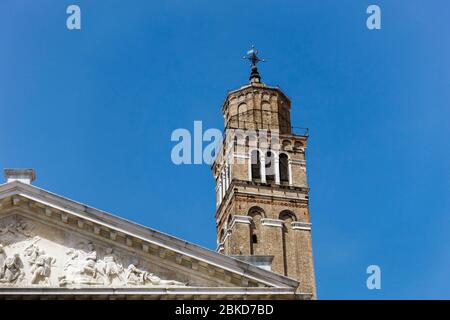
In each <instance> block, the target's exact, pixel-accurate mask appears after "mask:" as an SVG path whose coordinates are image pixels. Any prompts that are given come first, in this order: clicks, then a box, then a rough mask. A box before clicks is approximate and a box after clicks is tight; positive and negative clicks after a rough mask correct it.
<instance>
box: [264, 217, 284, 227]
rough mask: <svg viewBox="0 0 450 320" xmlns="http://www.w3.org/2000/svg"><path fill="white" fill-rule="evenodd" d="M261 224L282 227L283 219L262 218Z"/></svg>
mask: <svg viewBox="0 0 450 320" xmlns="http://www.w3.org/2000/svg"><path fill="white" fill-rule="evenodd" d="M261 225H263V226H268V227H278V228H282V227H283V220H279V219H269V218H262V219H261Z"/></svg>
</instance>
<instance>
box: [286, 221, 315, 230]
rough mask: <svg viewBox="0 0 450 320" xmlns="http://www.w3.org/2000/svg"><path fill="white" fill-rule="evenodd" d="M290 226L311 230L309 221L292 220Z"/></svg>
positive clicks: (294, 228)
mask: <svg viewBox="0 0 450 320" xmlns="http://www.w3.org/2000/svg"><path fill="white" fill-rule="evenodd" d="M291 226H292V229H293V230H305V231H311V223H308V222H300V221H293V222H291Z"/></svg>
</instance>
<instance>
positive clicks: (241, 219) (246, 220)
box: [229, 214, 252, 230]
mask: <svg viewBox="0 0 450 320" xmlns="http://www.w3.org/2000/svg"><path fill="white" fill-rule="evenodd" d="M236 223H243V224H251V223H252V217H249V216H241V215H237V214H235V215H233V219H232V220H231V223H230V227H229V229H230V230H231V229H233V228H234V225H235V224H236Z"/></svg>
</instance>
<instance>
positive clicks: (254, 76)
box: [243, 45, 266, 83]
mask: <svg viewBox="0 0 450 320" xmlns="http://www.w3.org/2000/svg"><path fill="white" fill-rule="evenodd" d="M258 53H259V51H258V50H257V49H256V48H255V46H254V45H252V48H251V49H250V50H248V51H247V54H246V55H245V56H243V59H247V60H248V61H250V62H251V66H252V71H251V73H250V78H249V80H250V82H251V83H255V82H258V83H259V82H261V76H260V75H259V72H258V68H257V66H256V65H257V63H258V62H265V61H266V60H264V59H260V58H259V57H258Z"/></svg>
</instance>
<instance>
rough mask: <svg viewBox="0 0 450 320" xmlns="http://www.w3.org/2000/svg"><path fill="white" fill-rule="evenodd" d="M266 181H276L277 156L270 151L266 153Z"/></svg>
mask: <svg viewBox="0 0 450 320" xmlns="http://www.w3.org/2000/svg"><path fill="white" fill-rule="evenodd" d="M265 167H266V181H267V182H273V181H275V158H274V154H273V153H272V152H270V151H267V153H266V163H265Z"/></svg>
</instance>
